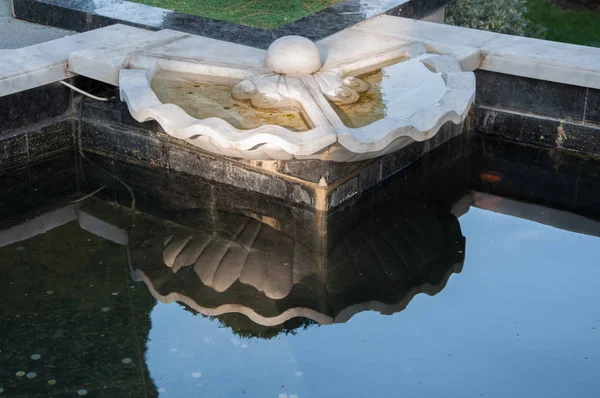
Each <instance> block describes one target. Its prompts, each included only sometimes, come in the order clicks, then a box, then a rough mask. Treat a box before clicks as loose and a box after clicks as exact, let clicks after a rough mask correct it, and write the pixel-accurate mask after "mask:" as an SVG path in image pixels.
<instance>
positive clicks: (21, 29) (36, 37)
mask: <svg viewBox="0 0 600 398" xmlns="http://www.w3.org/2000/svg"><path fill="white" fill-rule="evenodd" d="M74 33H75V32H71V31H68V30H62V29H56V28H51V27H48V26H43V25H37V24H34V23H30V22H25V21H21V20H18V19H15V18H14V17H13V14H12V2H11V0H0V50H2V49H12V48H20V47H26V46H31V45H33V44H38V43H42V42H45V41H49V40H54V39H60V38H61V37H64V36H68V35H72V34H74Z"/></svg>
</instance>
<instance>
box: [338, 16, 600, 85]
mask: <svg viewBox="0 0 600 398" xmlns="http://www.w3.org/2000/svg"><path fill="white" fill-rule="evenodd" d="M353 30H360V31H365V32H368V33H370V34H374V35H378V36H385V37H390V38H399V39H404V40H408V41H413V40H418V41H419V42H421V43H423V44H425V45H430V46H432V47H434V48H436V49H443V48H445V47H449V48H450V49H454V51H458V49H459V48H460V47H463V50H462V51H466V52H467V53H468V52H469V50H468V49H470V51H471V53H472V54H473V55H472V56H471V57H467V58H465V64H463V67H464V68H465V69H470V68H473V69H476V68H480V69H483V70H488V71H491V72H498V73H504V74H508V75H515V76H522V77H530V78H534V79H538V80H547V81H551V82H557V83H565V84H570V85H574V86H582V87H588V88H595V89H600V48H595V47H587V46H579V45H575V44H567V43H559V42H553V41H548V40H539V39H531V38H528V37H520V36H511V35H505V34H500V33H493V32H487V31H481V30H476V29H468V28H461V27H457V26H450V25H444V24H437V23H432V22H426V21H416V20H412V19H406V18H398V17H391V16H387V15H381V16H378V17H375V18H372V19H369V20H367V21H365V22H362V23H360V24H358V25H356V26H354V27H352V28H350V29H348V30H346V31H344V32H340V33H339V34H338V35H346V34H348V31H353ZM457 46H458V47H457ZM476 50H477V51H478V53H479V57H480V63H479V64H477V62H476V61H477V60H476V59H475V57H474V55H475V54H476ZM438 51H439V50H438Z"/></svg>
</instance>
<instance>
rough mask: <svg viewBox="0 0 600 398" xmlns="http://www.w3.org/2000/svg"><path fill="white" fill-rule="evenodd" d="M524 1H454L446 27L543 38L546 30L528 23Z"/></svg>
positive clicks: (447, 17)
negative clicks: (448, 25)
mask: <svg viewBox="0 0 600 398" xmlns="http://www.w3.org/2000/svg"><path fill="white" fill-rule="evenodd" d="M527 12H528V8H527V1H526V0H454V1H453V2H452V3H450V5H449V6H448V9H447V11H446V23H448V24H450V25H457V26H463V27H466V28H473V29H482V30H489V31H492V32H498V33H506V34H510V35H517V36H529V37H538V38H544V37H545V35H546V29H545V28H544V27H542V26H541V25H538V24H535V23H533V22H531V21H529V20H528V19H527V17H526V14H527Z"/></svg>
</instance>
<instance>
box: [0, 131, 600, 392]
mask: <svg viewBox="0 0 600 398" xmlns="http://www.w3.org/2000/svg"><path fill="white" fill-rule="evenodd" d="M96 161H98V159H96ZM599 164H600V163H599V162H598V161H595V160H590V159H583V158H577V157H571V156H568V155H564V154H556V153H551V152H547V151H536V150H533V149H531V148H527V147H518V146H515V147H512V146H509V145H506V144H504V143H497V144H491V143H485V142H484V143H482V144H481V150H478V151H476V152H475V153H473V154H470V155H469V156H466V157H464V158H459V159H454V158H452V157H450V159H449V158H447V156H446V155H443V154H442V155H440V152H439V151H437V152H434V153H433V154H432V155H431V156H428V157H427V158H426V159H423V161H421V162H417V163H415V164H414V165H413V166H414V167H409V168H406V169H404V170H402V171H401V172H399V173H398V174H397V176H396V177H395V178H394V179H393V180H391V181H390V183H389V184H386V185H384V186H382V187H380V188H379V189H378V190H376V191H374V192H372V193H371V194H369V195H367V196H366V197H365V198H364V199H361V200H360V201H357V202H356V203H354V204H353V206H351V207H350V208H346V209H344V208H343V209H340V210H339V211H338V212H336V213H334V214H332V215H330V216H329V218H327V221H326V228H325V230H326V232H324V231H323V230H321V234H325V235H318V236H317V238H318V239H313V238H314V237H315V235H316V234H318V232H317V230H316V229H315V228H314V225H316V223H317V222H319V223H320V224H319V225H323V220H322V218H319V217H320V216H319V215H314V214H312V213H310V212H302V211H300V210H298V209H296V210H294V211H293V212H292V211H291V210H290V209H288V208H286V207H278V206H280V204H278V203H277V202H273V203H271V202H269V201H266V200H264V199H262V198H258V199H256V201H253V200H252V198H251V197H249V195H247V194H246V195H244V194H243V193H241V194H240V193H236V192H232V191H231V190H227V189H225V188H222V187H217V186H209V188H206V189H200V187H201V186H203V185H201V184H200V183H198V182H197V181H195V180H192V179H190V178H189V177H188V176H178V175H175V174H174V173H166V174H164V175H163V174H160V173H158V172H156V171H154V170H146V169H142V168H140V167H138V166H132V165H127V164H125V163H117V167H115V170H120V171H119V177H120V178H121V179H122V180H124V181H126V182H127V183H128V185H129V186H130V187H131V189H132V190H133V192H134V193H135V196H136V203H137V210H136V211H132V210H131V209H130V208H129V206H130V205H131V198H130V196H129V193H128V190H126V189H123V188H122V187H120V185H119V183H118V182H117V183H115V184H114V185H111V178H112V177H110V176H107V175H101V174H98V172H97V168H95V167H91V166H89V168H86V166H85V164H84V166H83V169H81V170H80V173H81V174H83V175H85V177H86V181H85V183H87V184H91V185H90V186H87V185H84V187H85V189H84V191H85V192H90V191H91V190H93V189H94V188H93V187H95V186H97V185H94V184H98V185H107V186H108V187H107V188H105V189H104V190H102V191H101V192H100V193H99V194H98V195H96V197H94V198H89V199H87V200H84V201H80V202H77V203H69V202H71V201H72V200H73V199H75V198H79V197H81V196H83V194H82V193H78V194H75V195H71V196H69V197H65V198H64V200H62V201H58V202H54V203H52V204H48V205H45V206H41V205H40V206H38V207H37V208H36V209H34V211H28V212H25V211H24V212H23V213H22V214H16V215H13V216H11V217H10V218H5V219H2V220H0V364H1V365H0V388H1V390H0V391H2V392H1V394H0V396H11V397H12V396H28V397H29V396H32V397H48V396H60V397H63V396H65V397H67V396H82V395H85V396H91V397H155V396H160V397H195V396H207V397H287V398H293V397H332V396H333V397H338V396H340V397H383V396H394V397H395V396H410V397H420V396H423V397H425V396H427V397H430V396H439V397H468V396H474V397H480V396H483V397H507V396H510V397H532V396H533V397H565V396H573V397H590V398H592V397H598V396H600V381H598V378H597V374H598V373H599V372H600V305H598V301H599V300H600V291H599V289H598V284H597V281H598V280H599V278H600V267H599V265H600V263H599V262H598V258H600V238H598V236H600V222H598V221H597V220H598V212H594V209H597V208H598V207H594V203H597V198H598V197H599V196H598V195H597V194H598V193H600V186H598V183H597V181H598V180H597V177H598V175H597V173H598V171H597V170H598V165H599ZM532 175H533V176H536V179H534V180H532V179H531V176H532ZM156 181H160V182H161V183H160V184H153V183H151V182H156ZM524 181H529V183H528V184H525V183H524ZM113 182H114V181H113ZM81 183H82V184H83V183H84V182H83V181H81ZM56 185H59V184H56ZM48 189H49V188H48ZM548 190H552V191H551V192H550V191H548ZM13 192H16V190H13ZM219 192H220V193H219ZM545 193H547V195H545ZM0 199H2V200H0V202H1V203H5V202H3V200H4V198H3V197H1V196H0ZM594 201H595V202H594ZM586 208H587V209H588V210H587V211H586V210H585V209H586ZM4 210H5V209H0V211H4ZM0 214H4V213H0ZM292 214H294V215H292ZM265 220H270V221H269V222H264V221H265ZM307 231H309V232H308V233H307ZM312 231H314V232H312ZM325 238H326V239H325ZM324 242H326V246H325V247H323V246H322V245H323V244H324ZM244 314H245V315H244Z"/></svg>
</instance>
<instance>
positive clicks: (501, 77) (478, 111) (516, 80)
mask: <svg viewBox="0 0 600 398" xmlns="http://www.w3.org/2000/svg"><path fill="white" fill-rule="evenodd" d="M475 75H476V77H477V95H476V97H475V102H476V105H475V115H476V117H475V131H476V132H477V133H478V134H483V135H487V136H493V137H498V138H502V139H507V140H511V141H517V142H523V143H528V144H534V145H539V146H542V147H546V148H559V149H566V150H572V151H577V152H581V153H586V154H591V155H600V90H596V89H591V88H585V87H579V86H572V85H567V84H561V83H554V82H549V81H545V80H537V79H531V78H525V77H519V76H512V75H506V74H502V73H495V72H488V71H483V70H478V71H476V73H475Z"/></svg>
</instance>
